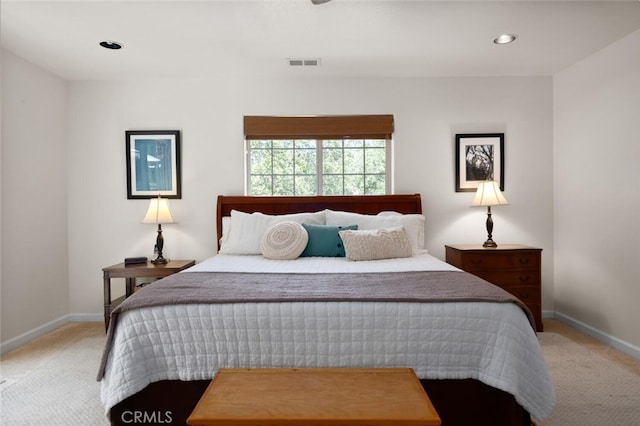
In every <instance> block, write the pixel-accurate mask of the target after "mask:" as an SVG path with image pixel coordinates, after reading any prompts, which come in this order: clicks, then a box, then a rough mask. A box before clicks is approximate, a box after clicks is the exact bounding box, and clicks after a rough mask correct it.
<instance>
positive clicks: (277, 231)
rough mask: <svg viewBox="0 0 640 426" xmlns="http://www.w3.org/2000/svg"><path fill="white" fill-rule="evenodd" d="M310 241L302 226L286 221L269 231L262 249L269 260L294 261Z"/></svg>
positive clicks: (265, 234) (263, 241)
mask: <svg viewBox="0 0 640 426" xmlns="http://www.w3.org/2000/svg"><path fill="white" fill-rule="evenodd" d="M308 241H309V235H308V234H307V231H306V229H304V227H303V226H302V225H301V224H299V223H297V222H293V221H285V222H280V223H276V224H275V225H272V226H271V227H270V228H269V229H267V231H266V232H265V233H264V236H263V237H262V241H261V244H260V248H261V251H262V255H263V256H264V257H266V258H267V259H276V260H292V259H296V258H297V257H298V256H300V253H302V251H303V250H304V248H305V247H306V246H307V242H308Z"/></svg>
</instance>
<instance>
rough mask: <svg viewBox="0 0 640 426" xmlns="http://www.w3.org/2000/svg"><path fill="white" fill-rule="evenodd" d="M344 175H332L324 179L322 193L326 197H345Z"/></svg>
mask: <svg viewBox="0 0 640 426" xmlns="http://www.w3.org/2000/svg"><path fill="white" fill-rule="evenodd" d="M342 181H343V177H342V175H330V176H323V177H322V193H323V194H324V195H343V192H342Z"/></svg>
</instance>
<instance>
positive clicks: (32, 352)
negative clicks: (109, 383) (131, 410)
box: [0, 323, 109, 426]
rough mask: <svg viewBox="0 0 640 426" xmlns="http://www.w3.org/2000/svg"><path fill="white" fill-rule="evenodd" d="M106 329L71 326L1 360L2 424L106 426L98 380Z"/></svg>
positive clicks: (96, 326)
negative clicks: (97, 375)
mask: <svg viewBox="0 0 640 426" xmlns="http://www.w3.org/2000/svg"><path fill="white" fill-rule="evenodd" d="M104 343H105V333H104V324H102V323H71V324H67V325H65V326H63V327H61V328H59V329H57V330H55V331H53V332H51V333H49V334H47V335H45V336H43V337H41V338H39V339H36V340H34V341H33V342H30V343H29V344H27V345H25V346H23V347H21V348H18V349H16V350H14V351H11V352H9V353H7V354H5V355H3V356H2V359H1V361H0V382H2V384H0V424H1V425H3V426H10V425H11V426H14V425H16V426H17V425H21V426H24V425H46V426H76V425H77V426H80V425H83V426H84V425H87V426H89V425H91V426H93V425H96V426H98V425H108V424H109V422H108V421H107V418H106V416H105V415H104V409H103V408H102V404H101V403H100V383H99V382H97V381H96V374H97V372H98V366H99V364H100V357H101V355H102V349H103V347H104Z"/></svg>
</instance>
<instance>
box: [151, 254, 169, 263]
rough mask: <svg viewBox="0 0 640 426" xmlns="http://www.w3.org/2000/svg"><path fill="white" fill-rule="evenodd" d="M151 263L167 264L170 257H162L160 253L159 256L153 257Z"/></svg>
mask: <svg viewBox="0 0 640 426" xmlns="http://www.w3.org/2000/svg"><path fill="white" fill-rule="evenodd" d="M151 263H153V264H154V265H166V264H167V263H169V259H165V258H164V257H162V255H159V256H158V257H156V258H155V259H153V260H152V261H151Z"/></svg>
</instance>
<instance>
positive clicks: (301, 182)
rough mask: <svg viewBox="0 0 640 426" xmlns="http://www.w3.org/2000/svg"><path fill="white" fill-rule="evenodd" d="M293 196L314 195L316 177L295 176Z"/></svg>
mask: <svg viewBox="0 0 640 426" xmlns="http://www.w3.org/2000/svg"><path fill="white" fill-rule="evenodd" d="M295 195H316V176H315V175H313V176H296V194H295Z"/></svg>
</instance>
